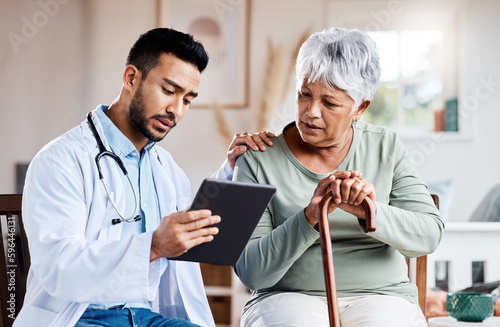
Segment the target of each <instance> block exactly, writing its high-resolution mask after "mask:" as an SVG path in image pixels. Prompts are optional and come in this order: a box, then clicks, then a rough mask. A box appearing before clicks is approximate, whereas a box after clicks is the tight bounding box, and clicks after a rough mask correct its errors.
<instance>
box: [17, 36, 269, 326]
mask: <svg viewBox="0 0 500 327" xmlns="http://www.w3.org/2000/svg"><path fill="white" fill-rule="evenodd" d="M207 63H208V57H207V54H206V52H205V50H204V48H203V46H202V45H201V44H200V43H198V42H196V41H194V40H193V39H192V37H191V36H189V35H187V34H184V33H181V32H178V31H175V30H172V29H164V28H158V29H154V30H151V31H148V32H146V33H144V34H142V35H141V36H140V38H139V39H138V40H137V41H136V43H135V44H134V46H133V47H132V49H131V50H130V52H129V55H128V58H127V65H126V67H125V69H124V72H123V86H122V89H121V92H120V94H119V96H118V97H117V98H116V100H115V101H114V102H113V103H112V104H111V105H110V106H109V107H108V106H104V105H100V106H98V107H97V108H96V109H95V110H94V111H93V112H91V113H90V114H89V116H88V118H87V119H86V120H85V121H84V122H83V123H82V124H81V125H79V126H77V127H75V128H73V129H72V130H70V131H69V132H67V133H65V134H63V135H62V136H60V137H58V138H57V139H55V140H54V141H52V142H50V143H49V144H48V145H46V146H45V147H44V148H43V149H42V150H41V151H40V152H39V153H38V154H37V155H36V157H35V158H34V159H33V161H32V163H31V165H30V168H29V170H28V173H27V177H26V184H25V189H24V197H23V215H24V219H25V229H26V233H27V235H28V241H29V248H30V254H31V268H30V271H29V276H28V286H27V288H28V290H27V294H26V298H25V301H24V306H23V308H22V310H21V312H20V313H19V315H18V317H17V318H16V320H15V321H14V326H16V327H23V326H26V327H31V326H61V327H67V326H79V327H81V326H196V325H201V326H214V321H213V318H212V315H211V312H210V309H209V307H208V302H207V299H206V295H205V292H204V287H203V282H202V279H201V273H200V270H199V265H198V264H196V263H189V262H181V261H177V262H176V261H172V260H167V259H166V258H165V257H173V256H178V255H180V254H182V253H184V252H186V251H187V250H188V249H190V248H192V247H193V246H196V245H198V244H201V243H203V242H210V241H211V240H212V239H213V238H214V235H216V234H217V232H218V230H217V228H215V227H207V226H209V225H212V224H214V223H217V222H219V221H220V219H221V218H220V217H218V216H215V215H212V214H211V212H210V211H208V210H197V211H189V212H188V211H186V210H185V209H186V207H187V206H189V204H190V203H191V199H192V194H191V186H190V183H189V180H188V178H187V176H186V174H185V173H184V172H183V171H182V170H181V169H180V168H179V166H178V165H177V164H176V163H175V162H174V161H173V159H172V157H171V155H170V154H169V153H168V152H167V151H166V150H164V149H163V148H161V147H159V146H157V145H156V142H158V141H160V140H162V139H163V138H164V137H165V136H166V135H167V133H168V132H169V131H170V130H171V129H172V128H174V127H175V126H176V124H177V123H178V122H179V120H180V119H181V118H182V117H183V116H184V114H185V113H186V112H187V110H188V109H189V105H190V104H191V102H192V101H193V100H194V99H195V98H196V96H197V94H198V93H197V92H198V85H199V82H200V74H201V72H202V71H203V70H204V69H205V67H206V65H207ZM270 136H273V135H272V133H266V132H263V133H259V134H253V135H249V134H247V133H243V134H237V135H236V136H235V138H234V139H233V142H232V144H231V145H230V147H229V150H228V160H226V162H225V163H224V164H223V166H222V167H221V169H219V171H218V172H217V173H216V177H218V178H231V175H232V168H233V167H234V163H235V160H236V157H237V156H238V155H240V154H242V153H243V152H245V150H246V146H249V147H251V148H252V149H254V150H259V149H261V150H265V145H264V144H267V145H272V143H271V142H270V140H269V138H268V137H270Z"/></svg>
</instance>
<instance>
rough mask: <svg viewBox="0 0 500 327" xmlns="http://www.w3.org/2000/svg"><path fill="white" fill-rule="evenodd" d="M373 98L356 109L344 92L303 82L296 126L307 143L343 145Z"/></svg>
mask: <svg viewBox="0 0 500 327" xmlns="http://www.w3.org/2000/svg"><path fill="white" fill-rule="evenodd" d="M369 103H370V101H369V100H366V101H364V102H363V103H362V104H361V105H360V106H359V108H358V109H356V110H355V111H354V112H353V110H352V107H353V105H354V100H353V99H352V98H351V97H350V96H349V95H347V93H346V92H345V91H342V90H339V89H335V90H333V91H332V90H331V89H330V88H328V87H327V86H325V85H322V84H318V83H309V82H308V80H307V79H304V80H303V81H302V85H301V88H300V90H299V92H298V94H297V117H296V121H295V123H296V125H297V128H298V130H299V133H300V135H301V137H302V140H304V142H306V143H308V144H310V145H312V146H315V147H331V146H344V145H345V142H347V140H348V139H349V137H350V134H349V133H350V128H351V122H352V121H353V120H355V118H354V117H356V118H357V119H359V118H361V115H362V114H363V112H364V110H365V109H366V107H368V105H369Z"/></svg>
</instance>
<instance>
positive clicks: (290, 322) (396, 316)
mask: <svg viewBox="0 0 500 327" xmlns="http://www.w3.org/2000/svg"><path fill="white" fill-rule="evenodd" d="M338 302H339V312H340V322H341V325H342V327H427V322H426V319H425V317H424V315H423V314H422V311H421V310H420V307H419V306H418V305H417V304H413V303H410V302H408V301H407V300H405V299H403V298H400V297H396V296H388V295H368V296H355V297H347V298H339V299H338ZM240 326H241V327H285V326H287V327H329V322H328V308H327V304H326V297H323V296H311V295H306V294H301V293H296V292H290V293H280V294H276V295H272V296H269V297H267V298H264V299H263V300H261V301H260V302H258V303H256V304H254V305H253V306H251V307H250V308H249V309H248V310H247V311H246V312H245V313H244V314H243V316H242V318H241V325H240Z"/></svg>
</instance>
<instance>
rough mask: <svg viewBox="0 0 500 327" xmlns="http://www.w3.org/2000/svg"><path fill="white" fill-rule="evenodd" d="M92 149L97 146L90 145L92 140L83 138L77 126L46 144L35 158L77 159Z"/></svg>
mask: <svg viewBox="0 0 500 327" xmlns="http://www.w3.org/2000/svg"><path fill="white" fill-rule="evenodd" d="M94 143H95V142H94ZM93 147H95V148H97V145H94V146H93V145H92V140H91V139H89V138H87V137H85V136H84V134H83V132H82V126H81V125H78V126H75V127H73V128H72V129H70V130H69V131H67V132H65V133H63V134H61V135H60V136H58V137H56V138H55V139H53V140H52V141H50V142H49V143H47V144H46V145H45V146H44V147H43V148H42V149H40V151H39V152H38V154H37V156H50V157H60V158H68V157H75V158H79V157H81V156H82V155H83V154H84V153H88V152H90V150H91V149H92V148H93Z"/></svg>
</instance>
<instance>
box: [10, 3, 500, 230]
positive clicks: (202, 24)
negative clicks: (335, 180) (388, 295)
mask: <svg viewBox="0 0 500 327" xmlns="http://www.w3.org/2000/svg"><path fill="white" fill-rule="evenodd" d="M499 14H500V1H495V0H476V1H463V0H458V1H452V0H436V1H415V0H413V1H412V0H390V1H375V0H374V1H360V0H359V1H358V0H354V1H334V0H307V1H306V0H251V1H250V0H189V1H187V0H185V1H181V0H141V1H139V0H85V1H84V0H15V1H13V0H0V37H1V38H0V154H1V157H0V158H1V160H0V193H15V192H17V188H18V186H17V174H19V175H20V176H22V174H23V169H24V168H25V165H26V164H28V163H29V162H30V160H31V159H32V158H33V156H34V155H35V154H36V153H37V152H38V151H39V150H40V149H41V148H42V147H43V146H44V145H45V144H46V143H47V142H49V141H50V140H52V139H53V138H55V137H57V136H58V135H60V134H61V133H63V132H65V131H67V130H69V129H71V128H72V127H74V126H75V125H77V124H79V123H81V122H82V121H83V120H84V119H85V115H86V113H87V112H89V111H91V110H93V109H94V108H95V107H96V106H97V105H99V104H109V103H111V102H112V101H113V99H114V98H115V97H116V96H117V95H118V94H119V92H120V88H121V76H122V71H123V68H124V65H125V59H126V56H127V53H128V50H129V49H130V47H131V46H132V44H133V43H134V41H135V40H136V39H137V38H138V36H139V35H140V34H141V33H142V32H145V31H146V30H149V29H151V28H154V27H158V26H166V27H176V28H179V29H182V30H183V31H186V32H190V33H193V34H194V35H195V37H196V38H198V39H200V40H201V41H202V42H203V43H205V44H206V45H207V49H208V50H209V52H210V57H211V63H210V64H209V69H207V71H206V72H205V73H204V74H203V75H202V82H201V86H200V92H201V94H202V96H200V99H199V103H198V104H196V103H195V105H194V106H193V108H192V109H190V111H189V112H188V113H187V115H186V116H185V117H184V118H183V120H182V121H181V123H180V124H179V125H178V126H177V127H176V128H175V129H174V130H173V131H172V132H171V133H170V134H169V135H168V136H167V137H166V138H165V139H164V140H163V141H162V142H161V145H162V146H163V147H165V148H166V149H167V150H168V151H170V152H171V153H172V155H173V156H174V158H175V159H176V161H177V162H178V163H179V165H180V166H181V167H182V168H183V169H184V170H185V171H186V173H187V175H188V176H189V178H190V179H191V182H192V188H193V191H195V190H196V189H197V187H198V186H199V184H200V183H201V181H202V180H203V179H204V178H206V177H208V176H210V175H211V174H212V172H213V171H215V170H216V169H217V168H218V167H219V165H220V164H221V163H222V161H223V160H224V158H225V152H226V148H227V146H228V145H229V142H230V140H229V136H228V135H231V134H234V133H236V132H243V131H249V132H254V131H257V130H260V129H263V128H265V129H268V130H271V131H273V132H276V133H278V132H280V131H281V129H282V127H283V126H284V125H286V124H287V123H288V122H290V121H292V120H293V119H294V110H295V104H294V93H295V91H294V87H295V81H294V74H293V62H294V60H295V56H296V53H297V49H298V46H299V45H300V43H301V42H302V41H303V40H304V38H305V37H307V36H309V35H310V34H311V33H312V32H316V31H321V30H322V29H324V28H327V27H331V26H336V27H348V28H354V27H355V28H359V29H362V30H366V31H369V32H370V34H371V36H372V37H373V39H374V40H375V41H376V42H377V44H378V47H379V50H380V54H381V63H382V79H381V83H380V86H379V90H378V91H377V94H376V96H375V99H374V101H373V105H372V106H371V107H370V108H369V110H368V111H367V114H365V117H364V118H363V119H365V120H367V121H370V122H373V123H376V124H381V125H385V126H388V127H390V128H393V129H395V130H396V131H397V132H398V133H399V134H400V136H401V138H402V140H403V142H404V143H405V145H406V146H407V149H408V151H409V153H410V155H411V156H412V159H413V160H414V163H415V165H416V166H417V167H418V169H419V171H420V173H421V175H422V178H423V179H424V180H425V181H426V182H427V183H428V184H429V186H430V187H431V188H432V189H431V191H433V192H434V193H438V194H439V195H440V197H441V208H442V212H443V215H444V216H445V219H446V220H449V221H468V220H470V218H471V216H472V215H473V213H474V211H475V209H476V207H477V206H478V205H479V203H480V201H481V200H482V199H483V198H485V197H486V196H487V194H488V193H489V190H490V189H491V188H492V187H493V186H494V185H496V184H498V183H500V171H499V169H498V168H499V167H500V147H499V146H498V140H499V136H500V131H499V128H498V122H499V121H500V110H498V104H499V103H500V65H499V61H498V53H499V52H500V38H499V37H498V34H499V32H500V21H499V20H498V16H499Z"/></svg>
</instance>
